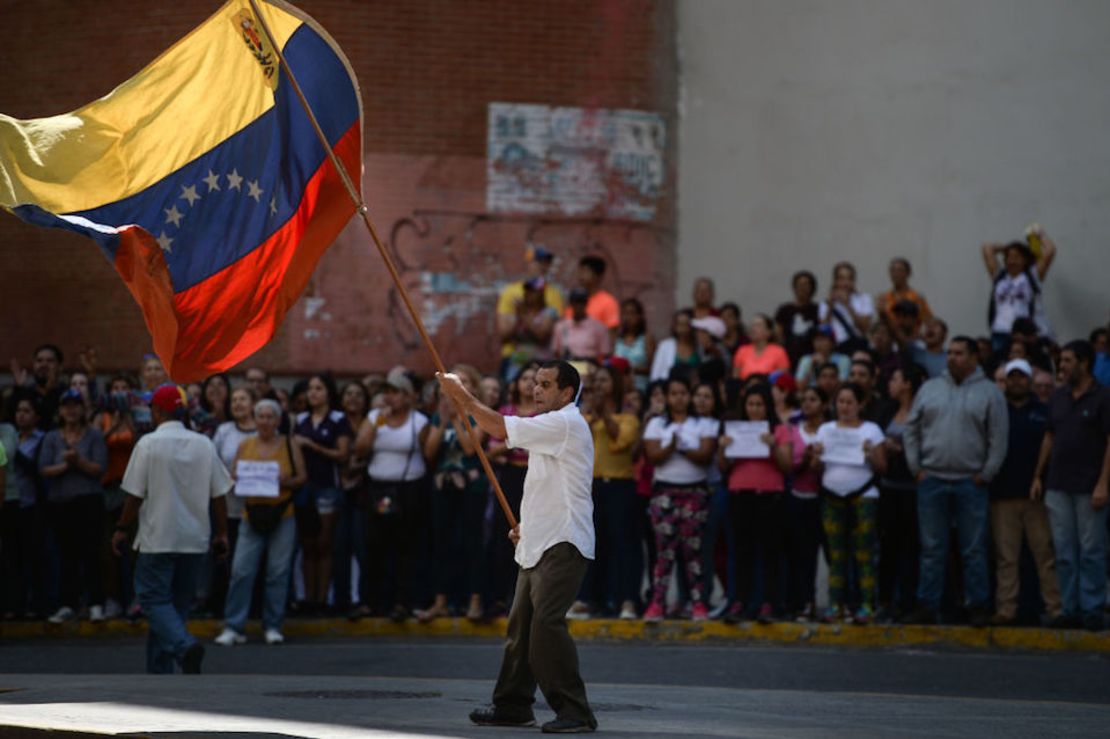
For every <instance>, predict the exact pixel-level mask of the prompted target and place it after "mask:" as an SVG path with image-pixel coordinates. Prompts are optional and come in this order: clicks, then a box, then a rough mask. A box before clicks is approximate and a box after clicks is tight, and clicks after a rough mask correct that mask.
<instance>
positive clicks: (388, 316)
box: [0, 0, 676, 373]
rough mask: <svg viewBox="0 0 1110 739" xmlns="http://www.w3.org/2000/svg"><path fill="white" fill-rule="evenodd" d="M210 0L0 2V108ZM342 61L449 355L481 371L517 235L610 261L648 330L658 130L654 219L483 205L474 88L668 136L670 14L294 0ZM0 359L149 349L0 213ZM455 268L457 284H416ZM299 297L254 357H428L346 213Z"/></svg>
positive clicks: (138, 50)
mask: <svg viewBox="0 0 1110 739" xmlns="http://www.w3.org/2000/svg"><path fill="white" fill-rule="evenodd" d="M216 7H217V5H216V3H214V2H213V3H207V2H205V3H200V2H175V3H170V2H157V3H151V2H149V1H142V2H140V1H139V0H103V1H102V2H98V3H95V4H86V3H73V2H65V1H63V0H40V1H38V2H34V3H9V4H7V5H6V7H5V10H4V13H3V15H4V22H3V24H2V25H0V69H3V70H4V75H3V77H4V80H5V82H4V83H3V85H2V86H0V112H3V113H5V114H7V115H11V116H15V117H17V118H33V117H41V116H47V115H55V114H58V113H63V112H66V111H69V110H72V109H74V108H77V107H79V106H81V105H83V104H85V103H87V102H89V101H91V100H92V99H94V98H96V97H99V96H101V95H103V94H105V93H107V92H108V91H109V90H111V89H112V88H114V87H115V86H116V85H118V84H119V83H120V82H122V81H123V80H124V79H126V78H127V77H129V76H131V75H133V74H134V73H136V72H137V71H139V70H140V69H141V68H142V67H143V66H144V65H145V64H147V63H148V62H149V61H150V60H152V59H153V58H154V57H155V56H156V55H157V54H158V53H159V52H160V51H162V50H163V49H164V48H166V47H167V46H169V45H170V44H172V43H173V42H174V41H176V40H177V39H178V38H180V37H181V36H182V35H183V34H184V33H186V32H187V31H188V30H189V29H190V28H192V27H193V26H195V25H197V24H198V23H200V22H201V21H203V20H204V19H205V18H206V17H207V16H208V15H209V14H210V13H211V12H212V11H213V10H214V9H215V8H216ZM300 7H301V8H303V9H304V10H305V11H306V12H308V13H310V14H311V15H313V16H314V17H315V18H316V20H318V21H319V22H320V23H321V24H322V25H323V26H324V27H325V28H326V29H327V30H328V31H329V33H331V34H332V35H333V36H334V37H335V38H336V40H337V41H338V42H339V44H340V46H341V47H342V48H343V49H344V51H345V52H346V54H347V56H348V57H349V58H350V60H351V63H352V65H353V66H354V68H355V71H356V74H357V75H358V78H359V81H360V84H361V87H362V95H363V102H364V106H365V143H366V180H365V186H364V193H365V196H366V200H367V203H368V204H369V206H370V208H371V214H372V216H373V217H374V219H375V223H376V224H377V227H378V230H379V232H380V233H381V235H382V237H383V239H388V240H389V247H390V249H391V250H392V252H393V253H394V254H395V255H396V256H397V257H398V258H399V259H400V260H401V262H402V264H403V265H405V279H406V282H408V283H409V284H410V286H411V287H413V288H414V289H415V293H414V298H415V299H416V301H417V304H418V306H419V307H420V309H421V310H422V312H424V313H425V314H426V315H427V316H428V318H429V319H431V323H432V324H434V326H435V329H434V334H435V340H436V343H437V346H439V348H440V350H441V353H442V354H443V356H444V359H445V361H447V362H453V361H464V360H465V361H471V362H474V363H477V364H479V365H481V366H483V367H487V368H491V367H492V360H491V357H493V356H494V350H495V348H496V341H495V339H494V337H493V336H492V328H493V323H492V318H491V316H492V309H493V299H494V296H493V294H492V293H493V285H494V284H495V283H496V282H498V281H501V280H506V279H513V278H516V277H518V276H519V274H520V272H521V271H522V269H523V262H522V248H523V246H522V245H523V243H524V242H525V240H526V239H527V238H529V237H531V238H533V239H534V240H536V241H542V242H544V243H546V244H548V245H549V246H550V247H552V248H553V249H554V250H555V251H557V252H558V253H559V254H560V262H559V265H560V269H559V272H560V278H561V280H562V282H563V283H564V284H567V283H569V282H570V280H571V278H572V275H573V262H574V260H575V259H576V258H577V256H578V255H580V254H583V253H586V252H592V251H601V252H602V253H605V254H607V255H609V256H610V257H611V260H612V262H613V267H614V268H613V270H612V272H613V275H612V277H611V278H609V283H610V284H609V288H610V289H611V290H613V292H615V293H617V294H618V296H619V297H627V296H631V295H639V296H641V297H643V298H644V299H645V300H646V301H647V302H649V303H650V304H651V306H652V307H651V309H650V311H651V318H652V322H653V324H654V326H655V327H656V328H657V331H658V330H661V329H663V328H664V326H665V325H666V323H665V322H666V319H665V316H666V315H667V313H668V312H669V310H670V308H671V307H672V298H671V295H672V292H673V259H674V257H673V252H674V244H673V225H674V221H673V219H674V215H673V213H674V208H673V202H674V200H673V183H674V176H673V170H674V146H673V143H671V144H669V145H668V146H669V149H668V152H667V160H668V168H669V170H670V172H669V174H668V178H667V188H666V190H667V194H666V195H665V196H664V198H663V200H662V202H661V203H660V206H659V209H658V214H657V217H656V218H655V220H654V221H652V222H650V223H629V222H614V221H606V220H604V219H603V218H592V219H578V220H573V219H566V218H559V217H548V216H544V217H535V216H514V215H504V214H497V215H492V214H488V213H486V212H485V172H486V169H485V167H486V164H485V156H486V146H487V131H486V123H487V106H488V104H489V103H490V102H494V101H497V102H512V103H541V104H546V105H558V106H574V107H585V108H591V107H599V108H630V109H638V110H647V111H653V112H657V113H659V114H660V115H662V116H663V117H664V119H665V121H666V122H667V126H668V131H667V134H668V137H667V138H668V141H669V142H673V141H674V140H675V138H676V132H675V130H674V123H675V90H676V85H675V74H676V71H675V54H674V47H673V44H674V10H673V7H672V5H671V3H669V2H658V3H656V2H650V1H649V0H598V1H596V2H587V1H586V0H573V1H571V0H560V1H559V2H538V3H531V2H528V3H522V2H516V1H512V0H501V1H497V0H465V1H464V0H391V1H388V2H387V1H384V0H383V1H375V2H370V1H359V2H354V1H347V2H344V1H342V0H303V1H302V2H301V3H300ZM92 8H95V12H90V9H92ZM0 260H2V261H0V263H3V264H4V265H5V266H4V272H3V290H2V291H0V317H2V318H0V358H6V357H7V356H14V357H19V358H26V357H28V356H29V354H30V351H31V348H32V347H33V346H34V344H35V343H37V342H39V341H46V340H50V341H55V342H57V343H59V344H61V345H62V346H63V348H65V349H67V350H69V351H70V352H71V353H73V354H75V353H76V350H77V349H79V348H80V347H82V346H84V345H93V346H96V347H97V348H98V349H99V352H100V356H101V360H102V363H103V365H104V366H105V367H106V368H109V367H133V366H134V365H135V364H137V361H138V358H139V356H140V355H141V354H142V352H143V351H145V350H147V347H148V346H149V338H148V336H147V334H146V330H145V327H144V325H143V322H142V317H141V315H140V313H139V311H138V308H137V307H136V306H135V305H134V303H133V301H132V300H131V297H130V295H129V294H128V293H127V291H126V289H125V288H124V287H123V284H122V282H120V281H119V279H118V278H117V277H116V275H115V272H114V271H113V270H112V268H111V265H109V264H108V263H107V261H106V260H105V259H104V258H103V256H102V255H101V253H100V251H99V250H98V249H97V248H96V247H95V245H93V244H92V243H91V242H87V241H85V240H84V239H82V238H80V237H77V236H74V235H71V234H66V233H64V232H61V231H56V230H50V229H39V228H33V227H31V226H27V225H24V224H22V223H20V222H19V221H17V220H16V219H14V218H12V217H10V216H7V215H6V214H5V215H0ZM433 272H454V273H455V275H456V277H458V278H459V279H460V280H462V281H464V282H465V283H466V284H467V285H468V286H469V289H467V290H464V291H461V292H460V291H455V290H451V289H447V290H445V289H443V288H442V286H436V287H432V286H430V285H429V283H428V279H429V277H428V275H429V273H433ZM307 293H308V295H309V296H310V297H312V298H314V299H313V300H304V299H302V301H301V302H300V303H299V304H298V305H297V306H296V307H295V308H294V309H293V311H291V313H290V315H289V318H288V319H287V321H286V325H285V326H284V327H283V329H282V330H281V331H280V332H279V334H278V336H277V337H276V338H275V340H274V341H273V342H271V344H270V345H269V346H268V347H266V349H264V350H263V351H262V352H261V353H260V354H259V355H258V356H257V357H256V359H255V361H258V362H259V363H261V364H264V365H266V366H269V367H270V368H271V369H273V370H275V371H278V372H303V371H305V370H309V369H332V370H334V371H337V372H344V373H346V372H362V371H367V370H371V369H381V368H385V367H388V366H390V365H391V364H393V363H395V362H399V361H400V362H407V363H410V364H413V365H416V366H418V367H420V368H421V369H427V368H428V367H429V366H430V365H429V363H428V361H427V358H426V357H425V356H424V354H423V352H422V350H421V348H420V346H419V345H418V343H417V341H416V334H415V331H414V330H413V329H412V327H411V325H410V324H409V322H408V320H407V318H406V317H405V316H404V315H403V314H401V312H400V310H399V307H400V303H399V300H398V298H397V296H396V294H395V290H393V288H392V286H391V283H390V282H389V280H388V278H387V276H386V274H385V271H384V268H383V267H382V266H381V265H380V260H379V258H378V256H377V255H376V253H375V252H374V250H373V246H372V244H371V242H370V240H369V238H368V236H367V235H366V234H365V230H364V229H363V228H362V225H361V222H352V224H351V225H350V226H349V227H348V228H347V230H346V231H345V232H344V234H343V235H342V236H341V237H340V239H339V240H338V241H337V243H336V244H335V245H334V246H333V247H332V249H331V250H330V251H329V252H328V254H327V255H325V257H324V259H323V260H322V261H321V263H320V266H319V267H318V269H317V272H316V274H315V276H314V279H313V282H312V284H311V285H310V286H309V289H308V291H307Z"/></svg>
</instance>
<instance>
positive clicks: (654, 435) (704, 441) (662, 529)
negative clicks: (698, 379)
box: [644, 377, 717, 622]
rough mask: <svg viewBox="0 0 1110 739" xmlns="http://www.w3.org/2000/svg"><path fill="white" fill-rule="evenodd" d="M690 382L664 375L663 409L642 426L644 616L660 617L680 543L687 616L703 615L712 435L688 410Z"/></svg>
mask: <svg viewBox="0 0 1110 739" xmlns="http://www.w3.org/2000/svg"><path fill="white" fill-rule="evenodd" d="M690 411H691V407H690V386H689V384H687V382H686V381H685V380H684V379H681V378H677V377H675V378H671V379H670V380H668V381H667V411H666V413H665V414H664V415H662V416H657V417H655V418H653V419H651V421H649V422H648V425H647V428H646V429H645V430H644V457H645V458H646V459H647V461H648V462H649V463H651V464H653V465H655V478H654V482H653V485H652V496H651V504H650V507H649V513H650V514H651V522H652V526H653V528H654V529H655V546H656V550H657V555H656V562H655V569H654V571H653V572H652V595H651V603H650V604H649V605H648V607H647V610H646V611H645V612H644V620H645V621H652V622H655V621H662V620H663V615H664V603H665V601H666V597H667V585H668V578H669V577H670V575H671V571H672V570H673V569H674V564H675V558H676V552H677V550H678V549H679V547H681V548H682V555H683V558H684V559H685V562H686V577H687V581H688V583H689V585H690V599H691V600H692V601H693V604H694V605H693V618H694V620H695V621H705V620H706V619H708V618H709V609H708V608H707V607H706V595H705V591H704V589H703V585H704V582H703V578H702V569H701V556H700V553H701V537H702V532H703V530H704V528H705V521H706V518H707V517H708V515H709V505H708V504H709V501H708V498H709V489H708V486H707V484H706V480H707V478H708V468H709V465H710V464H711V463H712V461H713V453H714V451H716V448H717V440H716V438H715V437H714V436H713V434H712V432H710V431H709V427H708V426H707V425H706V424H703V423H702V422H701V421H700V420H699V419H698V418H696V417H695V416H694V415H693V414H692V413H691V412H690Z"/></svg>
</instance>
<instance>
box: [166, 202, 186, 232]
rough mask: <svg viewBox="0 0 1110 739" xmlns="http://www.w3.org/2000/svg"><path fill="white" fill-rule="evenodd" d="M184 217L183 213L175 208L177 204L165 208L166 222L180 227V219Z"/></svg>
mask: <svg viewBox="0 0 1110 739" xmlns="http://www.w3.org/2000/svg"><path fill="white" fill-rule="evenodd" d="M184 217H185V215H184V214H183V213H182V212H181V211H179V210H178V209H177V205H174V206H173V207H172V208H169V209H167V210H166V223H172V224H173V225H175V226H177V227H178V228H180V227H181V219H182V218H184Z"/></svg>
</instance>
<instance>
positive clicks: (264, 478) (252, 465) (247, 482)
mask: <svg viewBox="0 0 1110 739" xmlns="http://www.w3.org/2000/svg"><path fill="white" fill-rule="evenodd" d="M280 479H281V466H280V465H278V463H277V462H255V461H251V460H245V459H241V460H239V462H238V463H237V464H236V465H235V494H236V495H240V496H242V497H244V498H248V497H249V498H276V497H278V496H279V495H280V494H281V486H280V485H279V484H278V481H279V480H280Z"/></svg>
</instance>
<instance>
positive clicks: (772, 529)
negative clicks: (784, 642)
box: [717, 383, 794, 624]
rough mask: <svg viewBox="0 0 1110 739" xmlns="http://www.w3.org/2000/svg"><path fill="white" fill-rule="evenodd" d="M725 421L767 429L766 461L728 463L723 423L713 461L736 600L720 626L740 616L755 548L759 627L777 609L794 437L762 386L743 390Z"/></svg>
mask: <svg viewBox="0 0 1110 739" xmlns="http://www.w3.org/2000/svg"><path fill="white" fill-rule="evenodd" d="M737 406H738V407H735V408H733V411H732V413H730V414H729V417H728V418H731V420H738V421H748V422H765V423H767V425H768V430H767V431H766V432H764V433H763V435H762V436H761V437H760V440H761V441H762V442H763V443H764V444H765V445H766V446H767V454H766V456H760V457H742V458H732V457H730V456H728V446H729V445H730V444H731V443H732V439H731V438H730V437H729V436H728V418H726V421H725V433H724V435H723V436H721V438H720V441H719V443H718V449H720V451H719V452H718V457H717V462H718V464H719V465H720V467H721V472H722V473H724V475H725V484H726V486H727V487H728V492H729V512H730V515H731V517H732V526H733V535H734V537H735V542H736V546H735V549H734V550H733V551H734V557H735V563H736V568H735V569H736V600H735V601H734V602H733V603H732V605H731V606H729V609H728V612H727V613H726V614H725V622H726V623H738V622H739V621H740V620H741V619H742V618H743V614H744V603H743V601H744V599H745V598H748V597H750V596H751V591H752V584H753V581H754V579H755V578H754V575H755V552H756V545H757V544H758V545H759V547H760V548H761V549H762V551H763V603H762V605H761V606H760V608H759V615H758V619H759V622H760V623H764V624H769V623H771V622H773V621H774V619H775V609H776V608H777V607H778V606H779V604H780V601H781V598H780V597H779V585H778V583H779V566H780V564H781V562H782V559H783V556H784V550H783V544H784V541H785V534H786V493H785V490H786V479H785V476H784V475H785V473H786V472H788V471H790V469H791V467H792V466H793V455H794V449H793V446H794V436H793V434H792V432H791V429H790V426H789V425H788V424H782V423H779V419H778V416H776V415H775V403H774V401H773V400H772V398H771V388H770V386H769V385H767V384H766V383H758V384H755V385H752V386H751V387H749V388H748V389H747V390H745V391H744V393H743V395H742V396H741V397H740V400H739V402H738V404H737Z"/></svg>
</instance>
